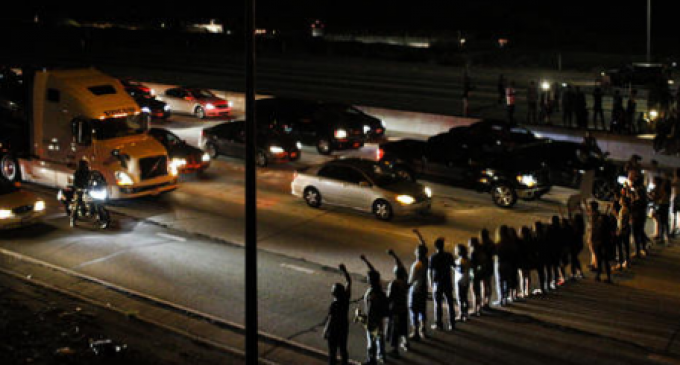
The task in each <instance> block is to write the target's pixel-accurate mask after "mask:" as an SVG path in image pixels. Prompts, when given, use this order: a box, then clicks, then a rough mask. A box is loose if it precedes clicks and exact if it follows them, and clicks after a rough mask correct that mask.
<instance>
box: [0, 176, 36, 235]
mask: <svg viewBox="0 0 680 365" xmlns="http://www.w3.org/2000/svg"><path fill="white" fill-rule="evenodd" d="M44 215H45V201H44V200H42V199H40V198H38V197H37V196H36V195H35V194H33V193H31V192H28V191H26V190H22V189H21V188H19V184H14V183H10V182H9V181H7V180H4V179H3V178H1V177H0V230H3V229H11V228H19V227H24V226H28V225H31V224H34V223H37V222H38V221H39V220H40V218H42V217H43V216H44Z"/></svg>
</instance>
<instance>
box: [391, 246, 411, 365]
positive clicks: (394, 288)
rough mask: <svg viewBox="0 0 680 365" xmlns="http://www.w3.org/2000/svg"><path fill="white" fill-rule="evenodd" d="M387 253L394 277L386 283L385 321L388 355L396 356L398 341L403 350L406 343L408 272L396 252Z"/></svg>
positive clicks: (397, 353)
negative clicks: (386, 317)
mask: <svg viewBox="0 0 680 365" xmlns="http://www.w3.org/2000/svg"><path fill="white" fill-rule="evenodd" d="M387 254H388V255H390V256H392V258H394V279H393V280H392V281H390V283H389V284H388V285H387V301H388V303H389V310H390V316H389V320H388V323H387V340H388V341H389V342H390V346H391V347H392V350H391V351H390V355H392V356H393V357H395V358H398V357H399V356H400V355H399V347H400V342H401V346H403V348H404V351H407V350H408V348H409V343H408V273H407V272H406V267H404V264H403V263H402V262H401V260H400V259H399V257H398V256H397V254H396V253H394V251H392V250H388V251H387Z"/></svg>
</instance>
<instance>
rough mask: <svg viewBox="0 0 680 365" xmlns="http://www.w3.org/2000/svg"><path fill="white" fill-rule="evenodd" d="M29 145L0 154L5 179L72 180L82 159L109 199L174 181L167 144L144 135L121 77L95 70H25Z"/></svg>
mask: <svg viewBox="0 0 680 365" xmlns="http://www.w3.org/2000/svg"><path fill="white" fill-rule="evenodd" d="M31 78H32V80H25V82H26V83H27V84H28V83H30V85H32V95H31V97H30V98H29V100H30V102H31V105H30V108H31V109H30V111H31V115H30V118H29V120H28V121H27V122H28V123H29V124H30V132H29V137H30V146H29V149H28V150H27V151H12V153H9V154H6V155H4V156H3V157H2V160H0V172H2V174H3V175H4V177H5V178H6V179H8V180H14V181H18V180H20V179H21V180H25V181H29V182H34V183H38V184H42V185H46V186H52V187H59V188H61V187H65V186H67V185H70V184H71V183H72V181H71V180H72V176H73V172H74V171H75V169H76V166H77V164H78V161H80V160H86V161H88V162H89V165H90V168H91V170H92V171H93V174H94V175H95V176H96V177H97V178H99V179H100V180H102V181H103V182H105V183H106V185H107V187H108V196H109V197H110V198H112V199H125V198H135V197H139V196H144V195H155V194H159V193H162V192H166V191H170V190H173V189H175V188H176V187H177V174H176V172H177V171H174V170H173V169H172V168H171V166H170V164H169V161H168V155H167V151H166V149H165V148H164V147H163V145H162V144H160V143H159V142H158V141H156V140H155V139H154V138H152V137H150V136H149V135H148V134H146V129H147V126H146V125H145V122H144V118H143V117H142V114H141V111H140V109H139V106H138V105H137V104H136V103H135V101H134V100H133V99H132V98H131V97H130V96H129V95H128V94H127V93H126V92H125V90H124V88H123V86H122V85H121V84H120V82H119V81H118V80H116V79H114V78H112V77H110V76H107V75H105V74H103V73H101V72H99V71H97V70H94V69H80V70H53V71H39V72H36V73H35V74H33V75H31Z"/></svg>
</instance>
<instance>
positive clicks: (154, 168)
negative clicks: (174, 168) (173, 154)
mask: <svg viewBox="0 0 680 365" xmlns="http://www.w3.org/2000/svg"><path fill="white" fill-rule="evenodd" d="M139 168H140V170H141V173H140V178H141V179H142V180H148V179H153V178H154V177H159V176H166V175H167V174H168V158H167V157H166V156H153V157H147V158H142V159H140V160H139Z"/></svg>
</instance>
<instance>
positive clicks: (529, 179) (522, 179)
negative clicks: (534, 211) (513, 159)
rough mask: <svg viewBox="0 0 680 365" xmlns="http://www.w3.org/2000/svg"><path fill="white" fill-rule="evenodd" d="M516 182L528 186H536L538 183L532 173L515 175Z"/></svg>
mask: <svg viewBox="0 0 680 365" xmlns="http://www.w3.org/2000/svg"><path fill="white" fill-rule="evenodd" d="M517 182H519V183H520V184H523V185H526V186H528V187H530V188H531V187H534V186H536V184H537V183H538V182H537V181H536V178H535V177H534V176H533V175H519V176H517Z"/></svg>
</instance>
